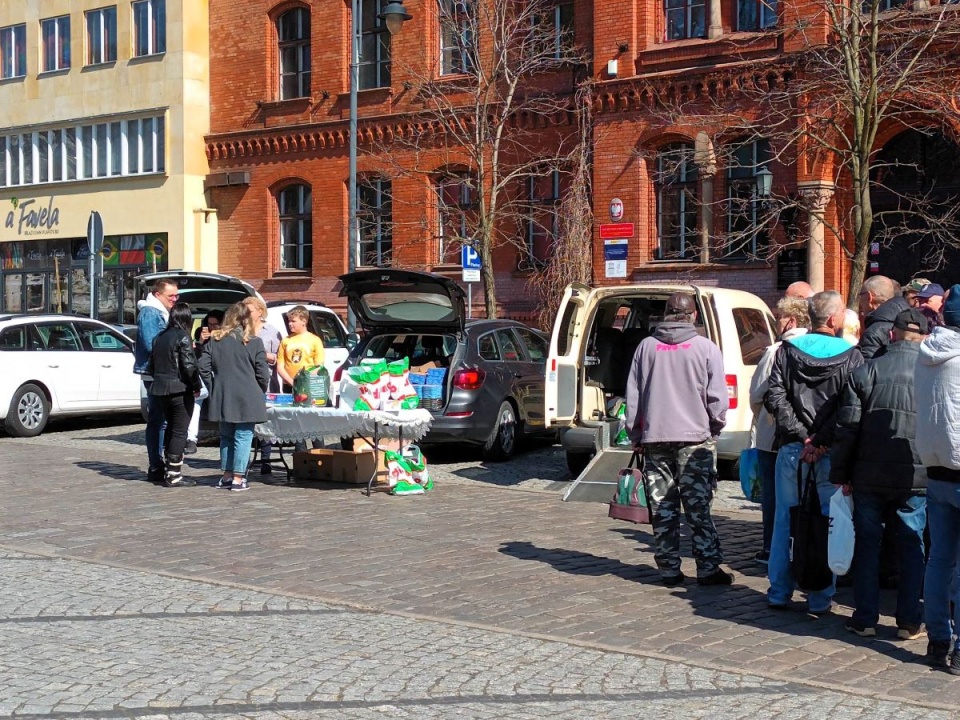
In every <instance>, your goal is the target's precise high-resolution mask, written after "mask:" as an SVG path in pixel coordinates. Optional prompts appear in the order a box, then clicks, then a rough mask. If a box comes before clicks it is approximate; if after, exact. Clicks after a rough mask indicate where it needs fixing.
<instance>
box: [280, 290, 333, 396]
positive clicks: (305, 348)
mask: <svg viewBox="0 0 960 720" xmlns="http://www.w3.org/2000/svg"><path fill="white" fill-rule="evenodd" d="M309 322H310V314H309V313H308V312H307V309H306V308H305V307H304V306H303V305H297V306H296V307H295V308H293V309H292V310H291V311H290V312H288V313H287V328H288V329H289V331H290V334H289V335H287V336H286V337H285V338H284V339H283V340H282V341H281V342H280V350H279V352H278V353H277V372H278V374H279V375H280V378H281V379H282V380H283V382H285V383H286V384H287V385H288V386H290V387H293V379H294V378H295V377H296V376H297V373H298V372H300V370H301V369H303V368H305V367H311V366H314V365H323V341H322V340H321V339H320V338H318V337H317V336H316V335H314V334H313V333H312V332H310V331H309V330H307V324H308V323H309Z"/></svg>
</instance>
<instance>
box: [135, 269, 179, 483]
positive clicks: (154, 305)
mask: <svg viewBox="0 0 960 720" xmlns="http://www.w3.org/2000/svg"><path fill="white" fill-rule="evenodd" d="M179 297H180V294H179V292H178V290H177V283H176V282H174V281H173V280H169V279H166V278H161V279H160V280H157V281H156V282H155V283H154V285H153V290H152V291H151V292H150V294H148V295H147V297H146V299H145V300H141V301H140V302H139V303H137V308H138V309H139V311H140V312H139V314H138V315H137V345H136V349H135V354H134V363H133V371H134V372H135V373H137V374H138V375H141V376H143V385H144V387H145V388H146V389H147V430H146V443H147V459H148V460H149V461H150V465H149V469H148V470H147V480H148V481H149V482H154V483H161V482H163V475H164V464H163V430H164V426H165V425H166V423H165V421H164V416H163V408H162V407H161V405H160V403H159V402H157V398H155V397H154V396H152V395H151V394H150V386H151V385H152V384H153V378H152V377H151V376H150V353H151V352H152V351H153V341H154V340H156V338H157V336H158V335H160V333H162V332H163V331H164V330H165V329H166V327H167V322H168V321H169V318H170V309H171V308H172V307H173V306H174V305H176V303H177V299H178V298H179Z"/></svg>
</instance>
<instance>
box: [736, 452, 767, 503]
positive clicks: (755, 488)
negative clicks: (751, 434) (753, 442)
mask: <svg viewBox="0 0 960 720" xmlns="http://www.w3.org/2000/svg"><path fill="white" fill-rule="evenodd" d="M762 485H763V483H762V482H761V479H760V451H759V450H757V449H756V448H745V449H744V450H741V451H740V489H741V490H743V496H744V497H745V498H746V499H747V500H749V501H750V502H760V497H761V492H762Z"/></svg>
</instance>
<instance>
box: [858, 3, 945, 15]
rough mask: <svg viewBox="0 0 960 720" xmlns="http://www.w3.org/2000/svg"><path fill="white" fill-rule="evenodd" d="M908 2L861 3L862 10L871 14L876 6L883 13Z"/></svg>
mask: <svg viewBox="0 0 960 720" xmlns="http://www.w3.org/2000/svg"><path fill="white" fill-rule="evenodd" d="M947 2H956V0H947ZM906 4H907V0H863V3H862V4H861V8H862V10H861V12H863V13H864V14H866V15H869V14H870V13H872V12H873V8H874V7H876V8H877V12H878V13H882V12H887V11H888V10H894V9H896V8H898V7H903V6H904V5H906ZM944 4H946V3H944Z"/></svg>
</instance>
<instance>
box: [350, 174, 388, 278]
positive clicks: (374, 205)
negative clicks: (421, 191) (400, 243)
mask: <svg viewBox="0 0 960 720" xmlns="http://www.w3.org/2000/svg"><path fill="white" fill-rule="evenodd" d="M357 224H358V225H359V229H360V265H361V266H366V267H369V266H374V267H388V266H389V265H392V264H393V203H392V199H391V188H390V181H389V180H384V179H382V178H370V179H367V180H364V181H363V182H361V183H358V185H357Z"/></svg>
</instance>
